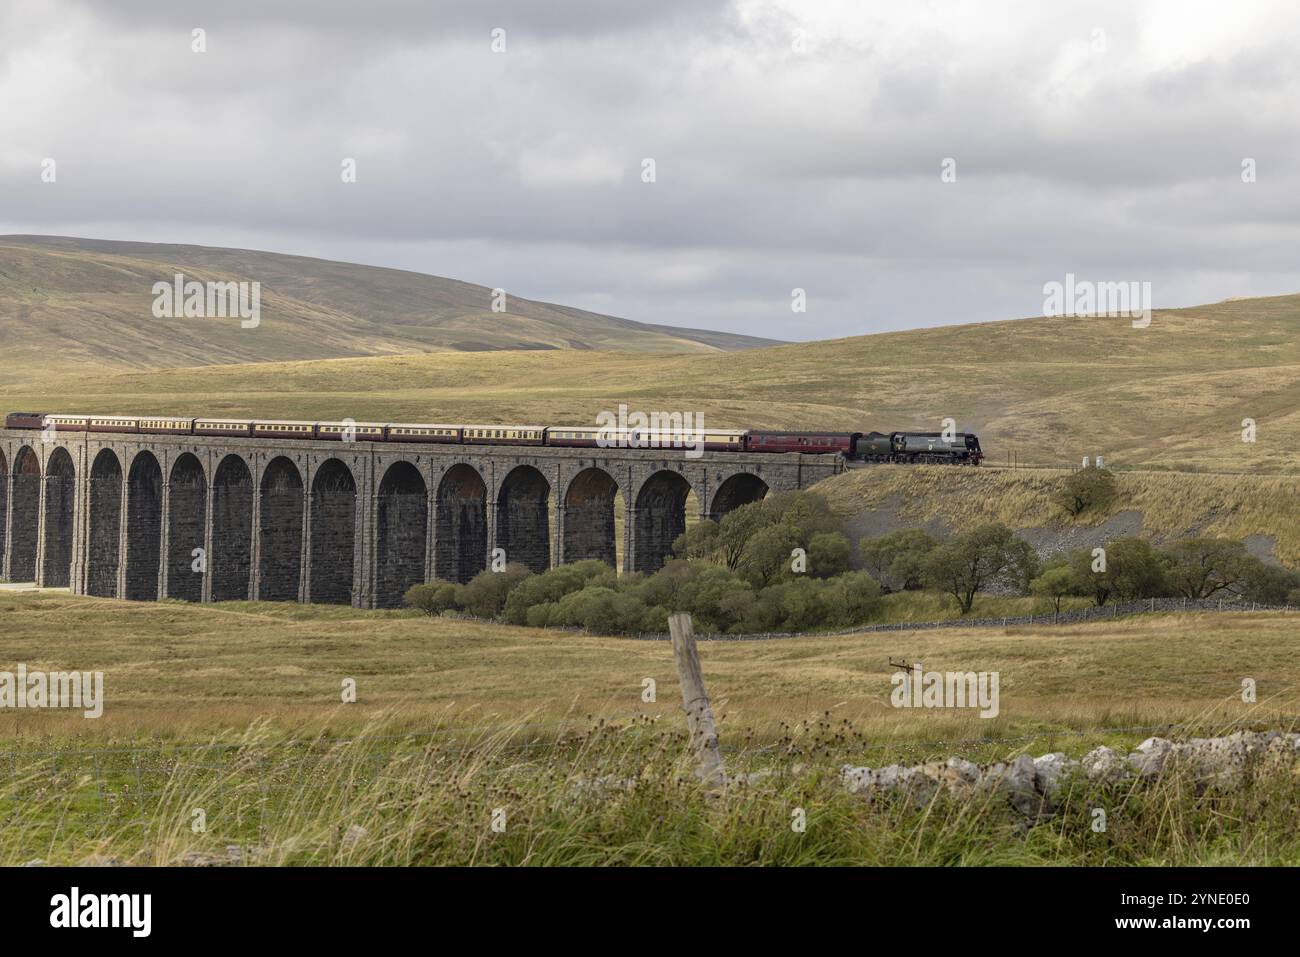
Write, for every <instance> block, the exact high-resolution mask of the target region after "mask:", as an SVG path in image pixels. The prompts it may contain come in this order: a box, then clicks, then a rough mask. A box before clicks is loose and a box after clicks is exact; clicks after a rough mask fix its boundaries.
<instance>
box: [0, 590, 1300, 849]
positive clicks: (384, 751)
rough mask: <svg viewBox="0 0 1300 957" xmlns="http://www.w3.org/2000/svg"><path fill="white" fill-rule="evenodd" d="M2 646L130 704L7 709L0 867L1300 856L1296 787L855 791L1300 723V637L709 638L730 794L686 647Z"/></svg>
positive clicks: (156, 607)
mask: <svg viewBox="0 0 1300 957" xmlns="http://www.w3.org/2000/svg"><path fill="white" fill-rule="evenodd" d="M0 629H2V631H0V633H3V634H4V635H5V642H4V649H5V655H6V661H7V664H6V667H10V668H12V667H14V666H15V665H16V663H17V662H25V663H26V664H27V665H28V667H29V669H47V670H54V669H74V668H75V669H95V670H102V671H103V672H104V673H105V692H106V699H107V703H106V705H105V710H104V715H103V717H102V718H99V719H97V720H87V719H84V718H81V717H73V716H71V715H69V714H67V713H55V712H40V711H9V712H6V713H4V714H3V717H0V761H2V762H3V767H4V772H5V773H4V774H2V775H0V864H15V863H22V862H25V861H29V860H33V859H39V860H42V861H45V862H47V863H79V862H95V861H98V862H104V861H114V862H124V863H142V864H161V863H176V862H185V861H189V862H191V863H193V862H208V863H217V862H220V863H229V862H234V863H259V864H322V863H333V864H341V863H348V864H447V863H456V864H467V863H470V864H472V863H504V864H647V863H658V864H668V863H676V864H750V863H761V864H849V863H855V864H872V863H875V864H967V865H981V864H999V863H1000V864H1030V863H1039V864H1041V863H1052V864H1063V863H1075V864H1110V865H1113V864H1139V865H1142V864H1145V865H1157V864H1158V865H1170V864H1205V863H1254V864H1293V865H1294V864H1300V829H1297V827H1296V819H1295V815H1294V809H1295V806H1296V804H1297V801H1298V800H1300V776H1294V775H1281V776H1278V775H1270V776H1261V777H1259V778H1257V779H1256V780H1255V781H1254V784H1253V785H1252V786H1251V787H1250V788H1249V789H1247V790H1245V791H1241V792H1237V791H1233V792H1230V793H1228V794H1218V795H1214V794H1202V793H1201V791H1200V789H1199V788H1197V787H1196V786H1195V785H1194V782H1192V781H1191V780H1190V779H1183V778H1179V777H1177V776H1173V777H1170V778H1168V779H1162V780H1161V781H1160V782H1159V783H1158V784H1155V785H1149V786H1132V785H1125V786H1122V787H1119V788H1111V789H1109V790H1105V789H1102V790H1098V789H1097V788H1095V787H1091V786H1090V787H1085V788H1083V789H1081V790H1078V789H1073V788H1072V789H1071V790H1070V791H1068V792H1067V793H1066V795H1065V796H1064V798H1063V799H1062V800H1061V802H1060V805H1059V806H1058V807H1057V808H1056V809H1055V811H1054V812H1053V813H1052V814H1051V815H1050V816H1049V817H1048V818H1046V819H1045V820H1044V821H1043V822H1041V823H1039V824H1037V825H1036V826H1033V827H1029V828H1026V827H1025V823H1024V821H1023V820H1022V819H1019V818H1017V817H1016V815H1015V814H1014V813H1013V812H1012V811H1011V810H1010V809H1009V808H1008V806H1007V805H1006V804H1005V803H1004V802H1002V801H1000V800H998V799H996V798H995V797H986V798H983V799H977V800H974V801H971V802H950V801H947V800H938V801H936V802H935V803H933V804H928V805H926V806H925V807H920V808H918V807H913V806H912V805H911V804H909V803H908V802H906V801H896V802H884V803H880V802H868V801H865V800H863V799H862V798H860V797H856V796H853V795H850V794H848V793H846V792H845V790H844V789H843V787H842V786H841V784H840V782H839V773H838V768H839V767H840V765H841V764H843V763H852V764H855V765H860V764H868V765H871V766H874V767H879V766H881V765H884V764H887V763H890V762H892V761H900V760H901V761H906V762H908V763H912V762H919V761H923V760H929V759H938V758H943V757H946V756H947V755H950V754H961V755H964V756H966V757H969V758H971V759H973V760H994V759H1005V758H1009V757H1011V756H1014V755H1015V754H1018V753H1023V752H1028V753H1031V754H1040V753H1044V752H1046V751H1049V750H1060V751H1065V752H1066V753H1068V754H1071V755H1075V756H1077V755H1080V754H1082V753H1083V752H1085V751H1087V750H1089V749H1090V748H1092V747H1094V746H1095V745H1097V744H1108V745H1111V746H1114V747H1131V746H1132V745H1133V744H1135V743H1136V742H1137V741H1138V740H1140V739H1142V738H1145V737H1147V736H1149V735H1151V734H1153V733H1163V734H1166V735H1170V736H1173V735H1179V734H1181V735H1184V736H1185V735H1187V734H1191V733H1200V734H1204V735H1212V734H1220V733H1226V732H1228V731H1231V730H1235V729H1238V728H1242V727H1272V728H1281V729H1288V728H1294V727H1296V722H1295V717H1294V716H1295V715H1296V714H1297V713H1298V712H1300V655H1297V654H1296V653H1295V620H1294V618H1291V617H1287V616H1283V615H1268V614H1232V615H1221V616H1220V615H1162V616H1141V617H1135V618H1132V619H1127V620H1124V619H1121V620H1120V621H1118V622H1108V623H1104V624H1091V625H1076V626H1064V627H1060V628H1012V629H996V628H993V629H960V628H958V629H952V630H945V631H942V632H913V633H906V632H904V633H889V634H883V633H882V634H879V635H860V636H848V637H823V638H818V637H804V638H799V639H792V640H784V641H768V642H753V643H743V644H742V643H734V644H733V643H706V644H704V645H703V646H702V648H701V659H702V662H703V667H704V674H705V678H706V681H707V682H708V686H709V690H710V694H711V695H712V697H713V699H714V702H715V712H716V714H717V716H718V720H719V724H720V729H721V736H722V744H723V748H724V755H725V759H726V762H727V767H728V771H729V773H730V774H731V775H732V777H733V779H734V778H736V777H737V776H741V777H743V776H745V775H747V774H750V773H754V772H763V773H765V774H767V775H769V776H768V777H765V778H763V780H762V781H757V782H751V783H750V784H749V785H748V786H744V785H733V786H732V787H731V788H729V789H728V790H727V792H726V793H725V795H723V796H722V797H716V796H710V795H708V794H706V793H704V792H702V791H701V790H700V788H699V787H698V786H697V785H695V784H694V783H693V778H692V773H691V772H692V765H691V762H690V759H689V749H688V748H687V745H686V740H685V735H684V719H683V716H682V713H681V707H680V694H679V691H678V688H677V683H676V678H675V672H674V667H673V664H672V660H671V652H670V649H669V647H668V645H667V644H666V643H663V642H638V641H633V640H627V639H616V638H603V637H599V636H589V635H579V634H569V633H561V632H542V631H535V630H528V629H516V628H506V627H501V626H496V625H488V624H481V623H471V622H462V621H456V620H449V619H436V620H431V619H426V618H421V617H415V616H413V615H411V614H408V613H401V612H361V611H356V610H353V609H347V608H322V607H304V606H296V605H270V604H243V603H239V604H221V605H214V606H182V605H178V604H172V603H162V604H151V603H125V602H112V601H106V600H98V599H87V598H74V597H70V596H63V595H52V594H36V593H22V594H6V595H4V596H3V597H0ZM54 635H57V636H62V637H60V638H59V639H57V641H56V640H53V639H52V638H51V636H54ZM889 658H894V659H895V660H898V659H903V660H907V661H913V660H920V661H922V662H924V664H925V667H926V668H927V669H936V670H984V671H989V670H996V671H998V672H1000V674H1001V713H1000V714H999V716H998V717H997V718H994V719H991V720H981V719H979V718H978V717H975V716H973V715H972V714H970V713H964V714H963V715H954V713H953V712H933V711H930V712H926V711H917V710H910V709H894V708H891V707H890V705H889V691H890V687H891V686H890V682H889V675H890V673H891V671H892V669H891V668H890V667H889V666H888V665H887V660H888V659H889ZM347 677H351V678H354V679H355V681H356V687H357V692H358V701H357V703H355V704H342V703H341V701H340V688H341V682H342V680H343V679H344V678H347ZM1243 677H1252V678H1254V679H1255V680H1256V682H1257V683H1258V688H1259V701H1258V702H1257V703H1255V704H1245V703H1243V702H1242V701H1241V699H1240V694H1239V689H1240V681H1241V679H1242V678H1243ZM647 678H650V679H653V680H654V681H655V682H656V685H657V687H656V696H655V698H656V700H654V701H645V700H643V697H642V695H643V690H644V688H645V680H646V679H647ZM1175 725H1176V726H1175ZM196 745H197V746H196ZM1099 805H1101V806H1105V807H1106V808H1107V809H1108V814H1109V815H1110V816H1111V820H1112V822H1113V823H1112V825H1111V827H1110V829H1109V830H1108V832H1107V833H1106V834H1105V835H1101V836H1099V835H1097V834H1095V833H1094V832H1093V831H1092V830H1091V828H1090V826H1089V825H1090V823H1091V821H1092V818H1091V816H1090V815H1091V809H1092V808H1095V807H1097V806H1099ZM800 810H802V812H803V814H804V815H805V816H806V818H807V827H806V830H805V831H803V832H795V831H794V830H793V829H792V828H791V826H790V822H791V815H792V814H796V813H798V812H799V811H800ZM196 814H199V815H201V816H202V818H203V827H202V828H196V826H195V824H194V822H195V821H196V820H197V818H196ZM494 821H496V822H497V823H498V824H499V825H500V827H501V829H500V830H494V828H493V822H494Z"/></svg>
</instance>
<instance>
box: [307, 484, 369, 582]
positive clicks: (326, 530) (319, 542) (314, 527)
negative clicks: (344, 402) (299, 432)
mask: <svg viewBox="0 0 1300 957" xmlns="http://www.w3.org/2000/svg"><path fill="white" fill-rule="evenodd" d="M356 528H357V482H356V479H355V478H353V477H352V470H351V469H349V468H348V467H347V466H346V465H344V464H343V463H342V462H341V461H339V460H338V459H329V460H328V461H326V462H325V463H323V464H322V465H321V466H320V468H318V469H317V470H316V475H315V477H313V478H312V483H311V553H310V554H311V593H310V594H309V595H308V599H309V600H310V601H315V602H323V603H326V604H331V605H349V604H351V603H352V586H353V562H354V560H355V557H356Z"/></svg>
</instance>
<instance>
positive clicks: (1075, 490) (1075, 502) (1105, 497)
mask: <svg viewBox="0 0 1300 957" xmlns="http://www.w3.org/2000/svg"><path fill="white" fill-rule="evenodd" d="M1115 494H1116V489H1115V476H1114V475H1113V474H1112V473H1111V471H1110V470H1109V469H1099V468H1097V467H1096V466H1089V467H1088V468H1086V469H1079V470H1078V471H1077V472H1071V473H1070V474H1069V475H1067V476H1066V477H1065V481H1063V482H1062V483H1061V488H1060V490H1059V491H1057V493H1056V495H1055V499H1056V503H1057V504H1058V505H1060V506H1061V508H1063V509H1065V510H1066V511H1067V512H1069V513H1070V514H1071V515H1073V516H1076V517H1077V516H1078V515H1081V514H1082V513H1083V512H1086V511H1088V510H1089V509H1093V508H1096V509H1102V508H1105V507H1106V506H1107V505H1109V504H1110V503H1111V502H1113V501H1114V500H1115Z"/></svg>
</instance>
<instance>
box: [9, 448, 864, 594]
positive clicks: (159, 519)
mask: <svg viewBox="0 0 1300 957" xmlns="http://www.w3.org/2000/svg"><path fill="white" fill-rule="evenodd" d="M842 468H843V460H842V459H841V458H840V456H838V455H834V454H819V455H807V454H801V453H793V452H791V453H782V454H755V453H745V452H708V451H706V452H704V453H703V454H702V455H701V456H700V457H699V458H688V457H687V456H686V455H685V454H684V453H683V452H682V451H681V450H666V449H602V448H552V447H549V446H541V447H532V446H508V445H500V446H489V445H472V446H468V445H436V444H413V443H412V444H406V443H400V442H391V441H389V442H383V443H370V442H365V441H356V442H337V441H320V440H307V441H286V440H283V439H275V438H254V437H247V438H246V437H244V436H239V437H238V438H233V439H228V438H224V437H208V436H198V435H136V434H132V435H125V434H124V435H118V434H108V433H95V432H58V433H55V434H53V435H43V434H42V433H40V432H34V431H29V430H22V429H0V505H2V506H3V510H4V511H3V521H0V556H3V564H2V565H0V579H3V580H6V581H13V582H25V581H34V582H35V583H36V584H37V585H38V586H41V587H67V588H70V589H71V590H72V591H73V592H74V593H76V594H84V595H98V596H103V597H112V598H126V599H134V600H140V601H154V600H158V599H160V598H178V599H184V600H188V601H230V600H241V599H253V600H262V601H303V602H306V601H310V602H326V603H340V604H351V605H354V606H356V607H360V608H386V607H394V606H397V605H400V604H401V601H402V595H403V594H404V593H405V591H406V589H407V588H408V587H409V586H410V585H412V584H415V583H418V582H424V581H430V580H432V579H433V578H439V579H444V580H448V581H457V582H464V581H468V580H469V579H470V578H472V577H473V576H474V575H475V574H477V573H478V572H479V571H481V570H483V569H484V568H486V567H488V565H489V563H490V561H491V559H492V556H493V555H494V554H495V555H500V554H501V553H498V552H496V550H497V549H501V550H502V552H503V553H504V557H505V559H506V560H507V561H511V562H519V563H521V564H523V565H526V566H527V567H529V568H531V569H532V570H534V571H538V572H540V571H544V570H546V569H547V568H550V567H553V566H555V565H559V564H563V563H566V562H575V561H581V560H583V559H599V560H601V561H604V562H607V563H609V564H610V565H614V564H615V559H616V555H617V554H618V548H617V545H616V541H615V536H616V528H617V523H616V521H615V504H616V499H617V498H618V497H619V496H620V494H621V498H622V503H623V504H622V511H623V516H622V517H623V522H622V535H623V542H622V546H623V547H622V561H623V568H624V570H625V571H628V572H633V571H642V572H649V571H654V570H656V569H658V568H659V567H661V566H662V565H663V563H664V561H665V559H666V558H667V557H668V556H669V555H670V554H671V551H672V542H673V540H674V539H675V538H676V537H677V536H678V535H680V534H681V533H682V532H683V531H684V530H685V528H686V511H687V503H688V500H689V498H690V496H691V494H692V493H693V494H694V499H695V502H696V503H697V505H698V516H699V517H701V518H709V517H712V518H720V517H721V516H723V515H725V514H726V513H727V512H729V511H731V510H732V509H734V508H736V507H738V506H740V505H743V504H745V503H747V502H753V501H757V500H758V499H761V498H762V497H763V496H764V495H766V494H767V493H768V492H769V491H773V492H781V491H790V490H795V489H805V488H808V487H809V486H811V485H813V484H815V483H817V482H819V481H821V480H822V479H824V478H827V477H828V476H830V475H833V474H835V473H836V472H839V471H840V470H841V469H842Z"/></svg>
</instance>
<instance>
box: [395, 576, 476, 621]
mask: <svg viewBox="0 0 1300 957" xmlns="http://www.w3.org/2000/svg"><path fill="white" fill-rule="evenodd" d="M461 587H462V586H460V585H457V584H456V583H455V582H445V581H439V580H438V579H436V578H435V579H434V580H433V581H431V582H429V583H428V584H427V585H412V586H411V587H410V588H408V589H406V594H405V595H404V596H403V601H405V602H406V605H407V607H409V608H418V609H419V610H420V611H422V612H424V613H425V614H426V615H430V616H433V615H441V614H442V613H443V612H444V611H452V610H455V609H458V608H460V607H461V597H460V592H461Z"/></svg>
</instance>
